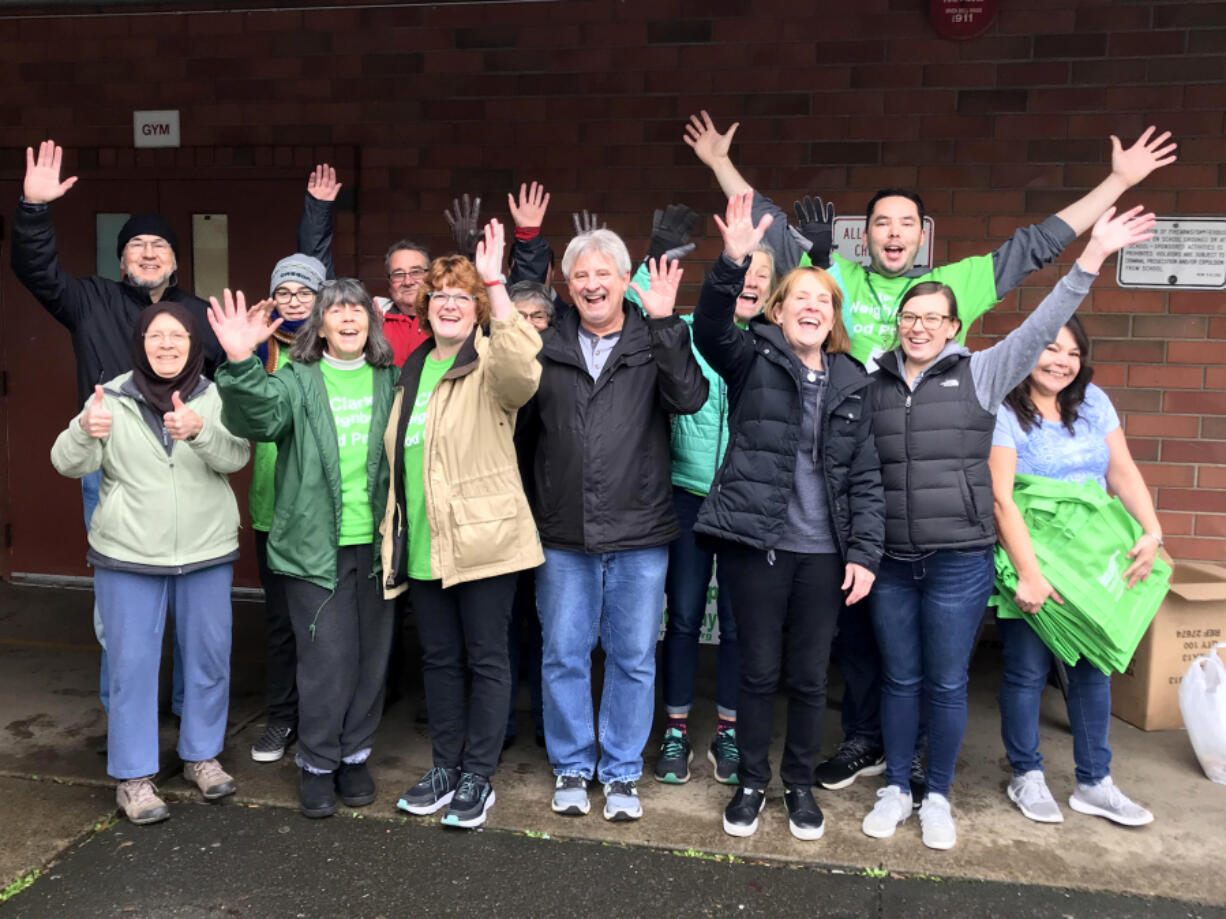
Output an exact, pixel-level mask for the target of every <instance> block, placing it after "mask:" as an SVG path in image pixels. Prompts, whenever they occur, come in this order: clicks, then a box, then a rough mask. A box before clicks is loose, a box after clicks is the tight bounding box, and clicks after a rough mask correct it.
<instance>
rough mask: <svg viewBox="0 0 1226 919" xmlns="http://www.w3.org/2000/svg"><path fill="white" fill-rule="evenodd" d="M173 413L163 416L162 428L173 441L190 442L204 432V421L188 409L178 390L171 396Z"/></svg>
mask: <svg viewBox="0 0 1226 919" xmlns="http://www.w3.org/2000/svg"><path fill="white" fill-rule="evenodd" d="M170 405H171V407H172V409H173V411H169V412H167V413H166V414H165V415H163V416H162V427H164V428H165V429H166V433H167V434H169V435H170V437H171V439H172V440H190V439H191V438H193V437H195V436H196V435H197V434H199V433H200V432H201V431H203V430H204V419H203V418H201V417H200V416H199V415H197V414H196V413H195V412H193V411H192V410H191V409H190V408H188V407H187V406H186V405H185V404H184V403H183V400H182V399H180V398H179V391H178V390H177V389H176V390H175V391H174V392H172V393H171V394H170Z"/></svg>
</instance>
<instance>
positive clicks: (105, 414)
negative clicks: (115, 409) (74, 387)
mask: <svg viewBox="0 0 1226 919" xmlns="http://www.w3.org/2000/svg"><path fill="white" fill-rule="evenodd" d="M80 421H81V427H82V428H84V430H85V433H86V434H88V435H89V436H90V437H97V438H98V439H102V438H103V437H106V436H107V435H108V434H110V433H111V413H110V411H109V410H108V409H105V408H103V407H102V387H101V386H95V387H94V397H93V398H92V399H90V400H89V401H88V402H87V403H85V411H84V412H82V413H81V416H80Z"/></svg>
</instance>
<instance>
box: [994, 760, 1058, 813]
mask: <svg viewBox="0 0 1226 919" xmlns="http://www.w3.org/2000/svg"><path fill="white" fill-rule="evenodd" d="M1006 794H1008V795H1009V800H1010V801H1012V802H1013V803H1014V804H1016V805H1017V806H1018V809H1019V810H1020V811H1021V812H1022V813H1023V814H1025V815H1026V816H1027V817H1029V818H1030V819H1031V820H1035V821H1038V822H1039V823H1063V822H1064V814H1062V813H1060V805H1058V804H1057V803H1056V799H1055V798H1053V797H1052V796H1051V792H1050V791H1048V790H1047V779H1046V778H1045V777H1044V775H1043V770H1042V769H1031V770H1030V771H1029V772H1027V773H1025V774H1024V775H1015V776H1014V777H1013V779H1012V780H1011V781H1010V782H1009V788H1008V789H1007V790H1006Z"/></svg>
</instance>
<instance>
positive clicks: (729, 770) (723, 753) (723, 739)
mask: <svg viewBox="0 0 1226 919" xmlns="http://www.w3.org/2000/svg"><path fill="white" fill-rule="evenodd" d="M707 759H709V760H710V761H711V765H712V766H714V767H715V781H717V782H721V783H723V784H724V785H735V784H737V782H738V781H739V779H738V778H737V775H736V771H737V769H739V768H740V766H741V751H740V750H738V749H737V746H736V729H735V728H728V730H726V731H720V732H719V733H718V734H716V735H715V739H714V740H712V741H711V747H710V749H708V750H707Z"/></svg>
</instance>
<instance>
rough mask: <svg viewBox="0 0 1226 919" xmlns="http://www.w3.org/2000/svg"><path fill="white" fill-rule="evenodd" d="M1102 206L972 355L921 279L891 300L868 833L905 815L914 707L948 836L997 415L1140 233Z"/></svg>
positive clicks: (989, 535) (941, 296) (874, 597)
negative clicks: (872, 802) (875, 736)
mask: <svg viewBox="0 0 1226 919" xmlns="http://www.w3.org/2000/svg"><path fill="white" fill-rule="evenodd" d="M1114 214H1115V209H1114V208H1111V209H1109V210H1108V211H1107V212H1106V213H1105V214H1103V215H1102V216H1101V217H1100V218H1099V219H1098V222H1097V223H1095V225H1094V229H1093V231H1092V235H1091V237H1090V241H1089V243H1087V245H1086V247H1085V250H1084V251H1083V252H1082V254H1081V256H1080V257H1079V258H1078V259H1077V262H1076V264H1074V266H1073V269H1072V271H1070V272H1069V273H1068V274H1067V275H1066V276H1065V277H1064V278H1062V279H1061V281H1060V283H1059V284H1057V285H1056V287H1055V289H1054V290H1053V291H1052V292H1051V293H1050V294H1049V295H1048V296H1047V298H1046V299H1044V301H1043V302H1042V303H1041V304H1040V305H1039V307H1038V309H1036V310H1035V311H1034V313H1032V314H1031V315H1030V316H1028V317H1027V318H1026V320H1025V321H1024V322H1023V323H1022V324H1021V326H1019V327H1018V328H1017V329H1015V330H1014V331H1013V332H1011V333H1010V334H1009V335H1008V336H1007V337H1006V338H1005V339H1004V341H1002V342H1000V343H998V344H996V345H994V346H992V347H991V348H988V349H987V350H985V351H979V352H976V353H974V354H971V353H970V352H969V351H967V349H966V348H965V347H963V346H961V345H959V344H958V342H957V340H956V336H957V334H958V329H959V327H960V322H959V319H958V305H957V302H956V301H955V298H954V294H953V291H952V290H951V289H950V288H949V287H947V286H946V285H944V284H942V283H940V282H936V281H927V282H922V283H919V284H916V285H915V286H913V287H912V288H911V289H910V290H909V291H907V293H906V294H905V295H904V296H903V298H902V301H901V302H900V304H899V309H898V345H897V347H895V348H894V350H892V351H890V352H888V353H887V354H885V355H883V356H882V358H881V359H880V361H879V363H878V368H879V369H878V371H877V373H876V374H875V375H874V384H873V386H872V387H871V388H870V390H869V393H868V397H867V398H868V404H869V408H870V410H871V411H872V413H873V432H874V436H875V438H876V442H877V452H878V454H879V455H880V458H881V478H882V484H883V485H884V487H885V500H886V521H885V556H884V557H883V558H882V560H881V567H880V568H879V569H878V572H877V582H876V584H875V585H874V587H873V591H872V593H871V594H869V606H870V610H871V616H872V621H873V629H874V631H875V633H876V635H877V642H878V645H879V646H880V649H881V658H882V671H883V688H882V698H881V726H882V734H883V737H884V741H885V757H886V783H887V784H886V787H885V788H883V789H881V790H880V791H879V792H878V793H877V794H878V799H879V800H878V802H877V804H876V806H875V807H874V808H873V810H872V811H871V812H870V813H869V814H868V816H866V817H865V818H864V822H863V825H862V826H863V830H864V832H865V833H866V834H867V835H869V836H874V837H879V838H881V837H887V836H892V835H893V834H894V832H895V829H896V828H897V826H898V824H900V823H902V822H903V821H905V820H906V819H907V817H909V816H910V815H911V805H912V801H911V790H910V789H911V786H910V778H911V759H912V754H913V753H914V752H915V743H916V735H917V733H918V731H919V724H920V706H921V704H924V705H927V707H928V710H927V721H926V723H927V730H928V769H927V776H926V777H927V787H928V792H927V794H926V795H925V797H924V800H923V802H922V804H921V805H920V811H919V815H920V827H921V831H922V837H923V841H924V844H925V845H926V846H929V847H930V848H934V849H949V848H952V847H953V846H954V845H955V844H956V842H957V831H956V827H955V824H954V819H953V815H952V813H951V811H950V804H949V791H950V786H951V785H952V784H953V778H954V764H955V762H956V760H957V758H958V751H959V749H960V748H961V746H962V736H963V733H964V732H965V730H966V685H967V668H968V666H969V664H970V658H971V653H972V651H973V650H974V643H975V638H976V636H977V635H978V632H979V625H980V623H981V622H982V620H983V617H984V611H985V607H986V605H987V601H988V597H989V595H990V594H991V592H992V583H993V579H994V567H993V563H992V551H993V546H994V545H995V543H996V528H995V526H994V523H993V502H992V479H991V475H990V474H989V471H988V454H989V451H990V449H991V446H992V433H993V431H994V430H995V427H996V411H997V409H998V408H999V407H1000V404H1001V402H1002V401H1003V400H1004V398H1005V396H1006V394H1007V393H1008V392H1009V391H1010V390H1011V389H1012V388H1013V387H1014V386H1016V385H1017V383H1018V382H1020V381H1021V380H1022V379H1023V378H1024V377H1025V376H1026V375H1027V374H1028V373H1029V372H1030V369H1031V368H1032V367H1033V366H1034V363H1035V360H1036V359H1037V358H1038V356H1039V354H1040V353H1041V352H1042V351H1043V349H1044V347H1045V346H1046V345H1047V343H1048V342H1050V341H1051V340H1052V339H1054V338H1055V337H1056V333H1057V332H1059V330H1060V327H1061V326H1063V325H1064V323H1066V322H1067V321H1068V319H1069V317H1070V316H1072V315H1073V313H1074V311H1075V310H1076V309H1077V307H1078V305H1079V304H1080V303H1081V301H1082V299H1083V298H1084V297H1085V295H1086V294H1087V293H1088V292H1089V289H1090V285H1091V283H1092V282H1093V280H1094V277H1095V275H1096V273H1097V272H1098V270H1099V268H1100V267H1101V266H1102V264H1103V262H1104V261H1105V260H1106V258H1107V257H1108V256H1109V255H1110V254H1111V253H1113V252H1115V251H1116V250H1118V249H1122V248H1123V247H1124V246H1127V245H1131V244H1132V243H1135V242H1140V241H1143V240H1145V239H1149V237H1150V235H1151V233H1150V230H1151V228H1152V227H1153V224H1154V215H1153V214H1142V213H1141V208H1139V207H1137V208H1133V209H1132V210H1130V211H1128V212H1126V213H1124V214H1122V215H1120V216H1118V217H1116V216H1114Z"/></svg>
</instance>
